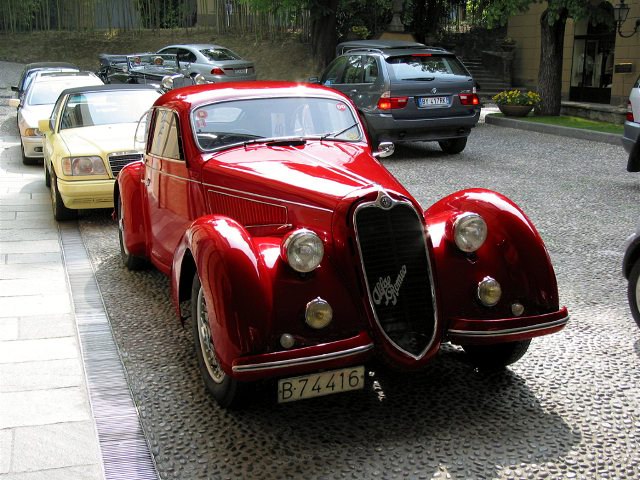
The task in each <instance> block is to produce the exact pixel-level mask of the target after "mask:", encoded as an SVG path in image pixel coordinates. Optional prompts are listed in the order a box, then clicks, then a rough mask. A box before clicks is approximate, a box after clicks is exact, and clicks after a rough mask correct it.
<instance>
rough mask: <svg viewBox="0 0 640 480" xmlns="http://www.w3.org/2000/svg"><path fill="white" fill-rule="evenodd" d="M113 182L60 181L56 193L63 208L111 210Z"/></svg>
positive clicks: (110, 180) (111, 180)
mask: <svg viewBox="0 0 640 480" xmlns="http://www.w3.org/2000/svg"><path fill="white" fill-rule="evenodd" d="M114 182H115V180H113V179H109V180H74V181H68V180H61V179H60V178H58V191H59V192H60V196H61V197H62V202H63V203H64V205H65V207H67V208H71V209H73V210H81V209H89V208H113V185H114Z"/></svg>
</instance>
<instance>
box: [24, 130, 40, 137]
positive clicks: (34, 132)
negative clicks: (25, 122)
mask: <svg viewBox="0 0 640 480" xmlns="http://www.w3.org/2000/svg"><path fill="white" fill-rule="evenodd" d="M24 136H25V137H41V136H42V132H40V130H38V129H37V128H27V129H26V130H25V131H24Z"/></svg>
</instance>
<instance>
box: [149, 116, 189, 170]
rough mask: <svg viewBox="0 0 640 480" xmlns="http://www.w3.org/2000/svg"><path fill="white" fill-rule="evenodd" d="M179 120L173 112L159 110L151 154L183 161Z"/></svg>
mask: <svg viewBox="0 0 640 480" xmlns="http://www.w3.org/2000/svg"><path fill="white" fill-rule="evenodd" d="M179 132H180V130H179V129H178V118H177V116H176V114H175V112H172V111H171V110H158V111H157V113H156V119H155V122H154V128H153V139H152V143H151V148H150V149H149V153H151V154H153V155H157V156H159V157H163V158H173V159H175V160H182V159H183V158H182V152H181V142H180V133H179Z"/></svg>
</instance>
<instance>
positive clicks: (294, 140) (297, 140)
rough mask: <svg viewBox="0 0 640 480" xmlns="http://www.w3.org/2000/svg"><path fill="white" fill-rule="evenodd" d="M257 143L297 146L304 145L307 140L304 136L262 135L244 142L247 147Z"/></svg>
mask: <svg viewBox="0 0 640 480" xmlns="http://www.w3.org/2000/svg"><path fill="white" fill-rule="evenodd" d="M256 143H266V144H267V145H271V146H289V145H290V146H296V145H304V144H305V143H307V141H306V140H305V139H304V138H303V137H280V138H278V137H271V138H265V137H260V138H256V139H253V140H247V141H246V142H243V143H242V144H243V145H244V146H245V147H246V146H247V145H255V144H256Z"/></svg>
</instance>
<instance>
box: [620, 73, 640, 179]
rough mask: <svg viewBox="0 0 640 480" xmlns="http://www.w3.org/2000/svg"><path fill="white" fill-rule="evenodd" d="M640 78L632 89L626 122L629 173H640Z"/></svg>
mask: <svg viewBox="0 0 640 480" xmlns="http://www.w3.org/2000/svg"><path fill="white" fill-rule="evenodd" d="M638 135H640V77H638V79H637V80H636V83H635V84H634V85H633V87H632V88H631V93H630V94H629V101H628V103H627V119H626V121H625V122H624V134H623V135H622V145H623V146H624V149H625V150H626V151H627V153H628V154H629V159H628V160H627V171H629V172H640V142H638Z"/></svg>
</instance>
